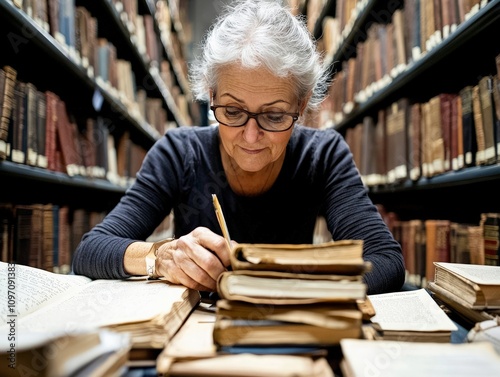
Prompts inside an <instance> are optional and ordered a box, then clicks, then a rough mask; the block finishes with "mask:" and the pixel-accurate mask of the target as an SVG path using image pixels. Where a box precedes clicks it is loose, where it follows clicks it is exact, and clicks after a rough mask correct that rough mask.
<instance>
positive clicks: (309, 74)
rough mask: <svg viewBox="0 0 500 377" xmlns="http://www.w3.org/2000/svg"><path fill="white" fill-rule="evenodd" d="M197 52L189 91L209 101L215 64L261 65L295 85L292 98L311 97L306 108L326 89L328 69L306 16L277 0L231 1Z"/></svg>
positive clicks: (216, 69) (217, 68)
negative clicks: (199, 52)
mask: <svg viewBox="0 0 500 377" xmlns="http://www.w3.org/2000/svg"><path fill="white" fill-rule="evenodd" d="M202 51H203V53H202V55H201V56H200V57H198V59H197V60H196V61H195V62H194V63H193V64H192V65H191V67H190V81H191V85H192V92H193V95H194V97H195V98H196V99H198V100H204V101H209V100H210V99H209V91H210V90H215V89H216V86H217V81H218V73H219V72H221V71H220V68H222V67H224V66H226V65H228V64H231V63H236V62H237V63H239V64H241V66H242V67H245V68H250V69H252V68H258V67H261V66H265V67H266V68H267V69H269V71H270V72H271V73H273V74H275V75H276V76H278V77H290V78H291V79H292V80H294V82H295V83H296V84H295V85H296V88H297V92H296V94H297V96H298V98H299V99H304V98H306V96H308V95H309V94H310V95H311V97H310V99H309V103H308V104H307V107H306V109H314V108H317V106H318V105H319V104H320V103H321V102H322V100H323V99H324V96H325V95H326V93H327V87H328V77H329V74H328V72H327V70H326V69H325V68H324V67H323V65H322V62H321V55H320V53H319V52H318V51H317V49H316V44H315V40H314V39H313V37H312V36H311V34H310V33H309V31H308V29H307V27H306V24H305V20H304V18H303V17H301V16H294V15H293V14H292V13H291V11H290V9H289V8H287V7H285V6H283V5H282V4H281V1H278V0H234V1H232V2H230V3H229V4H228V5H227V7H226V9H225V11H224V12H223V13H222V14H221V15H220V16H219V17H218V18H217V20H216V22H215V23H214V24H213V25H212V27H211V28H210V30H209V31H208V33H207V34H206V35H205V38H204V41H203V43H202Z"/></svg>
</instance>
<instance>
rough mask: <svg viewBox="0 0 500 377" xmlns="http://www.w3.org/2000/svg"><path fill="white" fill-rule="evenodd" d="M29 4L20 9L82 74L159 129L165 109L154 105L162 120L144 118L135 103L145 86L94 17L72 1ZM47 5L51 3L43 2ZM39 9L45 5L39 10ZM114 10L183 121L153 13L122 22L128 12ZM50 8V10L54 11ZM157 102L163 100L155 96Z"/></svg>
mask: <svg viewBox="0 0 500 377" xmlns="http://www.w3.org/2000/svg"><path fill="white" fill-rule="evenodd" d="M103 1H107V0H103ZM31 3H33V2H28V1H25V2H24V3H23V5H22V7H21V9H22V10H23V11H24V12H25V13H26V14H27V15H28V16H30V17H32V18H33V19H34V21H35V22H36V23H37V24H39V25H41V27H42V28H43V29H45V30H46V31H47V32H50V36H52V37H53V38H54V40H53V42H54V43H57V44H58V45H60V46H62V47H63V48H65V49H66V50H67V51H68V53H67V56H69V57H70V58H71V59H72V60H73V62H74V63H76V64H78V65H79V66H81V67H83V68H84V69H85V70H86V72H87V74H88V76H89V77H90V78H91V79H95V81H96V83H97V84H98V86H99V87H100V88H101V90H104V91H106V93H108V94H110V95H111V96H112V97H113V98H114V99H115V100H116V101H118V102H119V103H121V104H123V106H124V107H125V108H126V109H127V111H128V112H129V114H130V115H131V116H132V117H133V118H134V119H136V120H137V121H138V122H139V123H140V124H142V123H143V122H147V123H148V124H150V125H151V126H152V127H153V128H154V129H155V130H157V131H158V132H159V134H160V135H162V134H163V133H164V128H165V123H166V122H167V111H166V109H165V107H163V106H159V107H158V108H157V109H156V111H159V112H161V113H163V114H162V115H163V122H161V121H156V122H154V121H155V120H156V118H154V117H152V118H149V119H148V118H146V111H145V102H144V100H142V101H141V99H142V97H144V93H142V92H144V85H146V84H144V85H138V82H139V81H138V79H141V78H140V77H136V75H137V73H136V72H134V71H133V65H132V63H131V62H130V61H128V60H124V59H121V58H119V56H124V55H126V54H124V52H121V51H117V48H116V45H115V44H114V43H113V42H112V41H109V40H108V39H106V38H105V37H103V36H99V34H98V27H99V25H98V20H97V17H95V16H93V15H92V14H91V13H90V11H89V10H88V9H87V8H85V7H83V6H75V3H74V1H73V0H72V1H66V2H64V3H63V4H61V5H58V4H57V1H52V2H51V1H49V2H47V1H46V0H37V1H35V2H34V4H31ZM47 3H49V4H50V3H54V4H51V5H47ZM128 3H130V2H128ZM26 4H29V5H26ZM119 4H121V2H119ZM44 7H46V9H45V10H44ZM117 8H118V9H119V10H120V11H121V15H123V16H122V17H120V19H122V20H125V21H122V22H125V23H126V25H134V26H128V27H127V29H128V30H129V32H130V30H135V32H134V33H133V34H132V33H131V35H130V39H131V40H132V41H133V43H134V44H135V47H136V48H137V50H138V52H139V54H140V55H141V56H142V59H143V64H144V65H145V67H147V68H146V69H152V70H154V71H155V72H156V71H158V75H157V76H158V77H159V79H160V80H161V85H162V86H163V85H164V86H166V88H167V91H168V92H169V93H170V95H168V100H169V106H171V105H173V106H175V107H176V111H175V113H179V114H181V116H182V119H183V120H184V121H187V120H188V119H189V109H188V100H187V99H186V96H185V95H184V94H183V92H182V90H181V89H180V88H179V86H178V85H177V80H176V78H175V77H174V75H173V73H172V66H171V63H170V61H169V60H167V59H165V58H162V54H161V51H162V47H161V46H162V42H161V40H160V37H159V35H158V34H156V32H155V28H154V22H155V21H154V16H153V15H151V14H149V15H148V14H146V15H137V16H136V18H135V19H134V21H133V23H132V24H131V23H128V22H127V21H126V20H127V19H128V16H127V13H126V12H125V10H123V9H120V8H122V7H119V6H117ZM163 8H165V7H162V9H163ZM51 12H54V15H52V13H51ZM50 36H49V37H50ZM155 77H156V75H155ZM140 82H142V81H140ZM140 82H139V83H140ZM152 99H153V98H152ZM158 100H160V99H158ZM160 102H163V101H161V100H160Z"/></svg>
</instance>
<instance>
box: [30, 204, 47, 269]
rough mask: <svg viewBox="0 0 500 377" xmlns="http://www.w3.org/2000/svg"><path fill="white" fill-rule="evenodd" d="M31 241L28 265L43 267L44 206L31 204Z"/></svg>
mask: <svg viewBox="0 0 500 377" xmlns="http://www.w3.org/2000/svg"><path fill="white" fill-rule="evenodd" d="M30 207H31V209H32V212H31V226H30V233H31V240H30V248H29V249H28V250H27V251H28V252H29V262H28V265H29V266H31V267H36V268H41V267H42V242H43V241H42V233H43V209H42V204H31V205H30Z"/></svg>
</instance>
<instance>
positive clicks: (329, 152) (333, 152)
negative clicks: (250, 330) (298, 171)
mask: <svg viewBox="0 0 500 377" xmlns="http://www.w3.org/2000/svg"><path fill="white" fill-rule="evenodd" d="M321 159H322V161H325V163H324V169H325V171H324V174H325V176H326V177H327V178H326V184H325V203H326V205H325V216H326V219H327V223H328V228H329V230H330V232H331V233H332V236H333V239H334V240H341V239H361V240H363V245H364V247H363V258H364V260H366V261H369V262H371V264H372V269H371V271H370V272H367V273H366V274H365V276H364V279H365V282H366V284H367V286H368V294H376V293H384V292H391V291H397V290H399V289H401V287H402V285H403V283H404V278H405V267H404V262H403V256H402V252H401V247H400V245H399V243H398V242H397V241H396V240H395V239H394V237H393V236H392V234H391V232H390V231H389V229H388V228H387V225H386V224H385V222H384V221H383V220H382V217H381V216H380V214H379V212H378V210H377V208H376V206H375V205H374V204H373V203H372V201H371V199H370V198H369V196H368V192H367V189H366V187H365V186H364V185H363V183H362V181H361V177H360V175H359V171H358V169H357V168H356V166H355V163H354V160H353V158H352V154H351V152H350V150H349V147H348V145H347V143H346V142H345V141H344V139H342V137H340V135H339V136H338V137H337V138H336V139H335V138H334V140H333V141H332V140H331V139H330V144H329V145H328V146H327V148H326V149H325V153H324V155H323V156H322V157H321Z"/></svg>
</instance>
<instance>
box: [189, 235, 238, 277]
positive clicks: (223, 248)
mask: <svg viewBox="0 0 500 377" xmlns="http://www.w3.org/2000/svg"><path fill="white" fill-rule="evenodd" d="M192 234H193V237H195V238H196V239H197V240H198V243H199V244H200V245H201V246H203V247H204V248H205V249H208V250H210V251H211V252H213V253H214V254H215V255H216V256H217V258H218V259H219V260H220V261H221V263H222V264H223V265H224V266H225V267H227V266H229V265H230V259H229V254H230V251H231V250H229V247H228V245H227V242H226V240H225V238H224V237H222V236H220V235H218V234H216V233H214V232H212V231H211V230H210V229H208V228H204V227H199V228H196V229H195V230H194V231H193V232H192Z"/></svg>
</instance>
